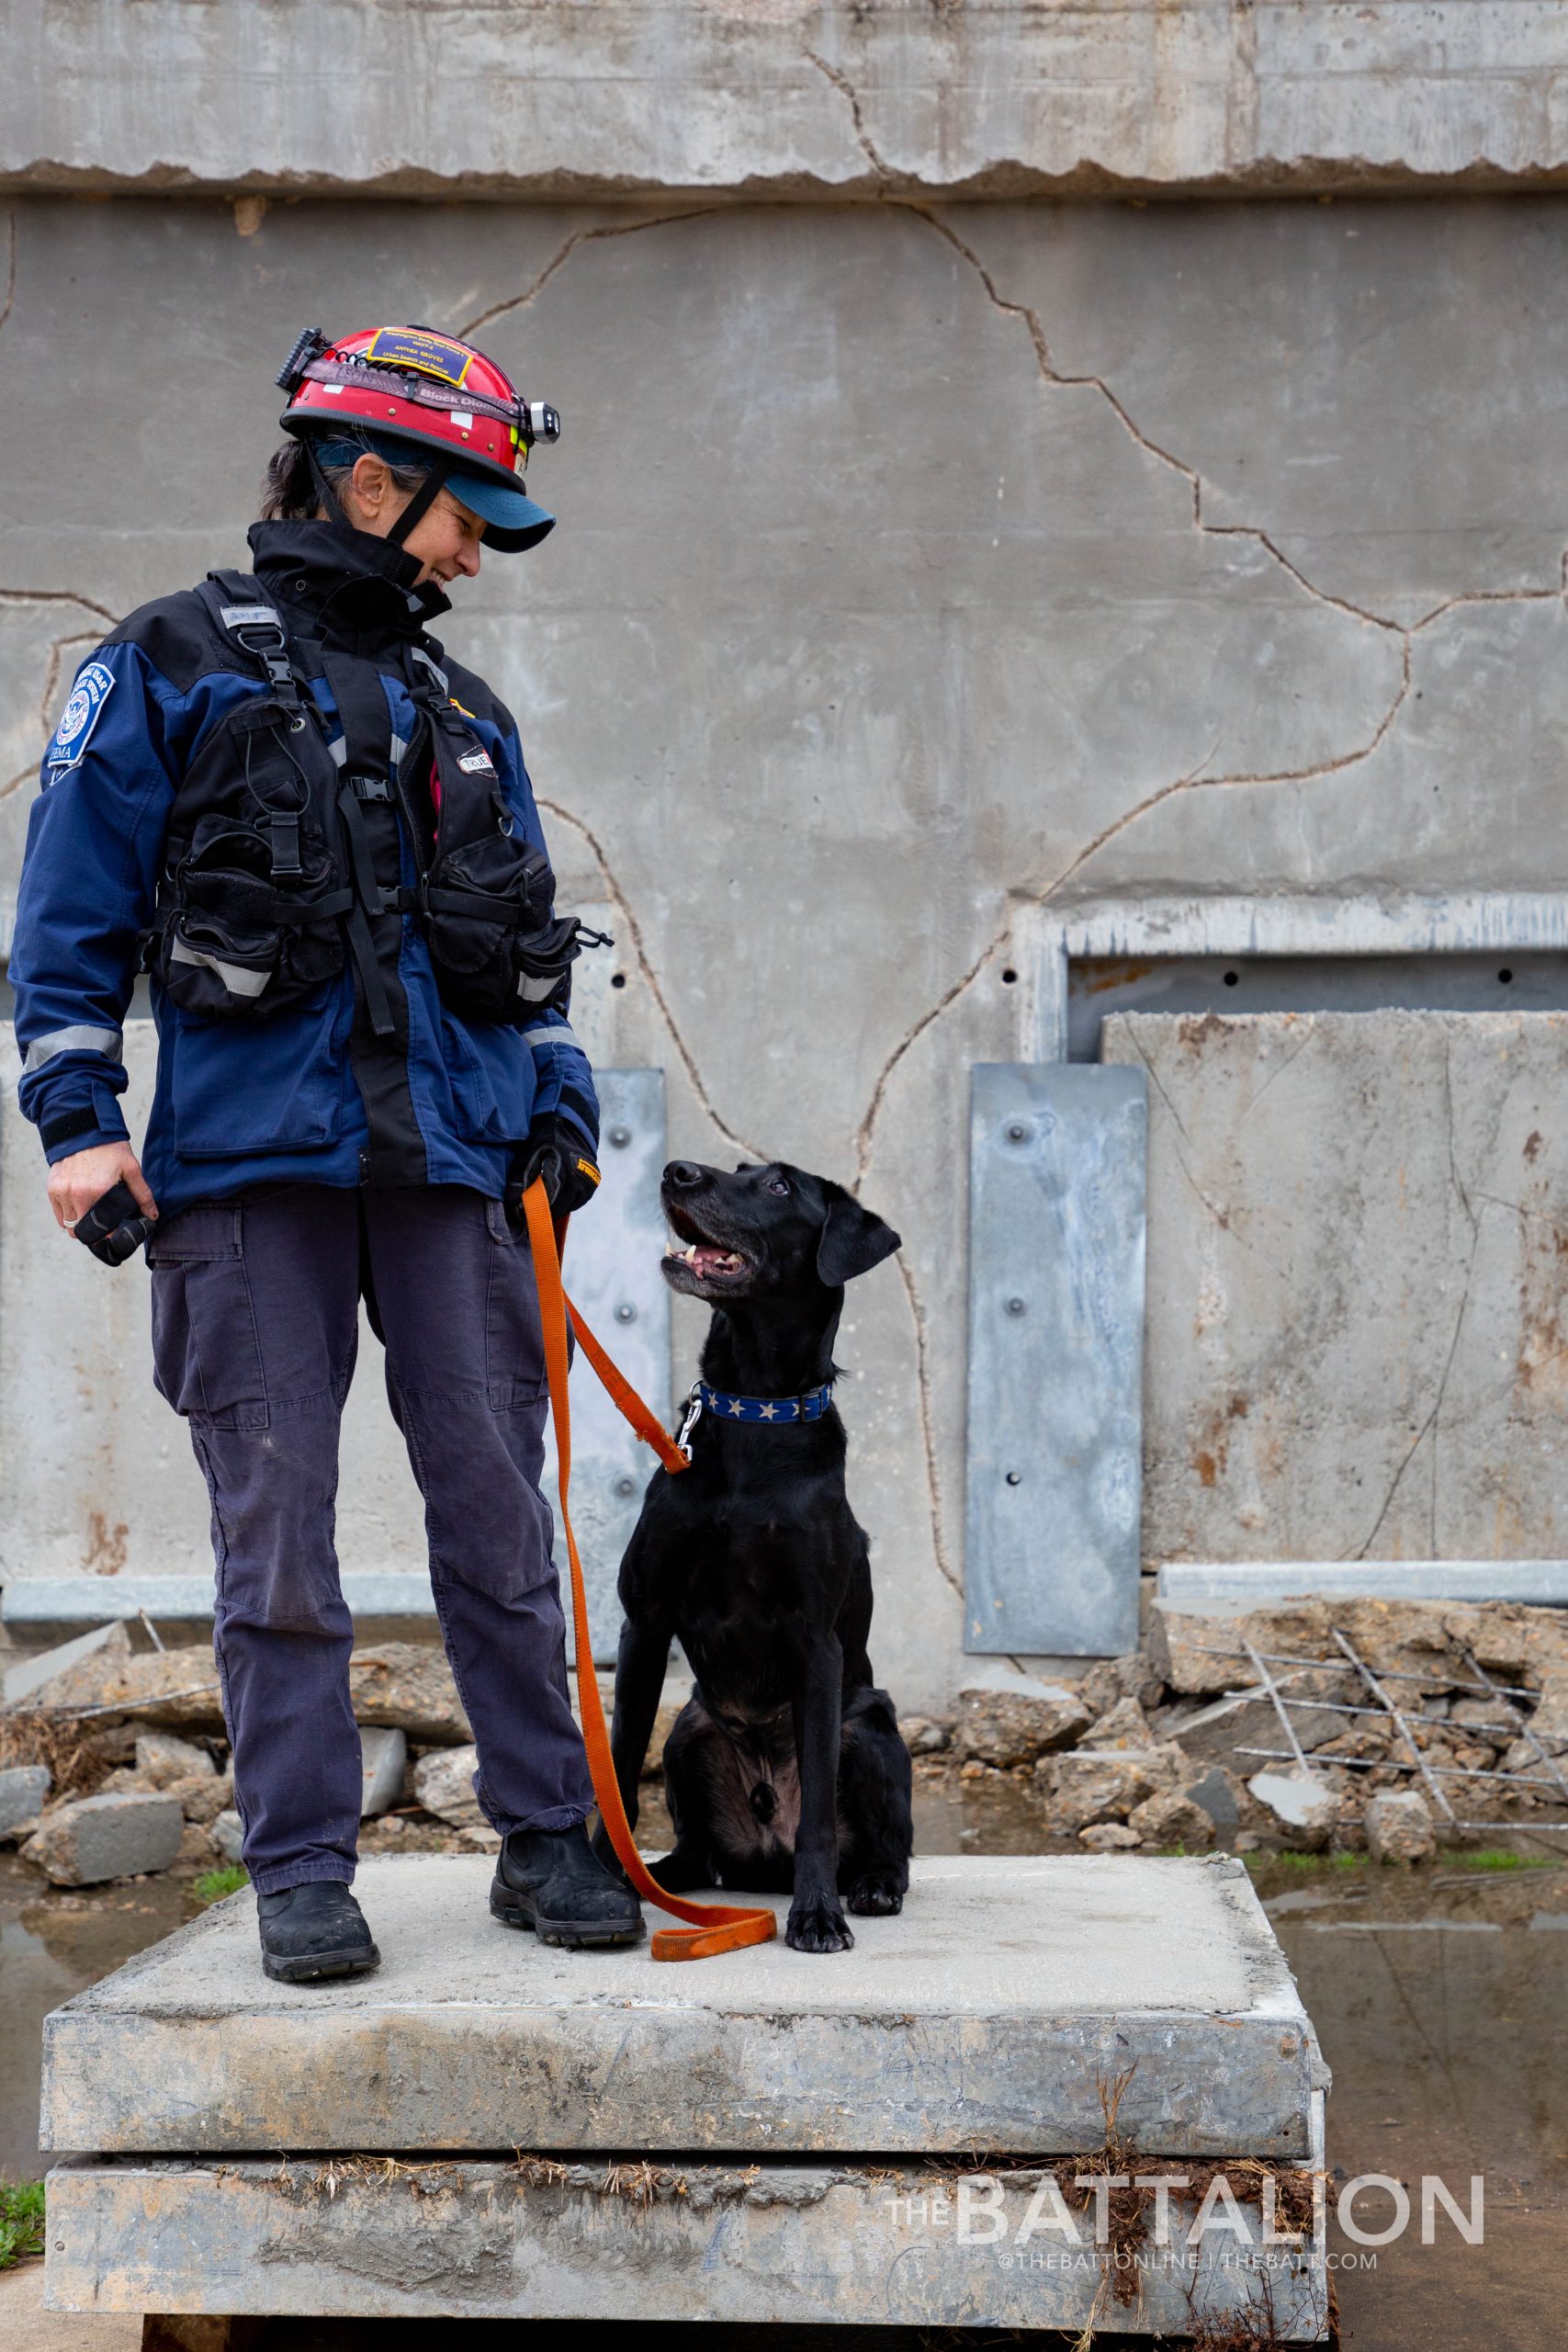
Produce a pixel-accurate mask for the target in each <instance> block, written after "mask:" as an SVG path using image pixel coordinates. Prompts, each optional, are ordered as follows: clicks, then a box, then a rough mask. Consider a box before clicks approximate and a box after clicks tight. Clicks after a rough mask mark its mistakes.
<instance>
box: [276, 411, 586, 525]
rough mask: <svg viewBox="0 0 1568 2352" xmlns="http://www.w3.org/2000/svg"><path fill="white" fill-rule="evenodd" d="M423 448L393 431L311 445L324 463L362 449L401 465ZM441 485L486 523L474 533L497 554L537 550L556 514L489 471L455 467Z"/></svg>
mask: <svg viewBox="0 0 1568 2352" xmlns="http://www.w3.org/2000/svg"><path fill="white" fill-rule="evenodd" d="M427 446H428V445H425V444H416V443H414V442H412V440H411V441H405V440H402V439H401V438H400V436H399V435H396V434H392V433H359V434H356V435H355V437H354V438H353V440H349V439H347V438H340V437H338V436H336V435H334V436H333V437H332V438H330V439H328V438H326V437H324V436H323V437H321V438H319V439H317V440H316V443H315V449H316V457H317V460H318V462H319V463H320V464H321V465H323V466H352V465H353V464H354V462H355V458H362V457H364V455H365V453H366V451H367V449H368V450H369V451H370V452H371V453H372V454H373V455H374V456H376V457H378V458H385V459H386V461H387V463H388V464H389V466H406V465H408V464H409V463H410V461H411V459H412V461H413V462H414V463H416V464H417V463H418V462H419V459H420V458H421V457H422V456H423V449H424V447H427ZM442 486H443V488H444V489H446V490H449V491H450V492H451V493H452V495H453V497H454V498H460V499H461V500H462V502H463V503H464V505H465V506H467V507H469V508H471V509H472V511H473V513H474V514H476V515H478V516H479V519H480V521H481V522H482V523H483V524H484V526H485V527H484V529H483V531H482V532H481V533H480V535H479V536H480V537H481V539H482V540H483V542H484V545H485V546H486V547H487V548H496V549H497V550H498V551H499V552H500V553H501V554H502V555H517V554H520V553H521V552H522V551H523V550H524V549H525V548H536V547H537V546H538V544H539V541H540V540H541V539H545V538H548V537H549V535H550V533H551V532H552V531H553V530H554V529H555V527H556V518H555V516H554V515H552V514H551V513H550V512H549V510H548V508H547V507H544V506H541V505H540V504H539V503H538V502H537V501H536V499H532V498H530V497H529V495H528V493H527V492H526V491H525V489H524V487H523V485H522V483H521V482H519V483H518V484H517V486H516V487H515V489H513V486H512V484H511V483H509V482H502V481H494V480H492V479H491V476H490V475H488V474H477V473H465V472H464V470H463V469H462V468H461V467H460V466H459V467H455V468H454V469H452V471H451V472H450V473H448V474H446V475H444V476H443V480H442Z"/></svg>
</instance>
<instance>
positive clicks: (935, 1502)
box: [897, 1252, 964, 1600]
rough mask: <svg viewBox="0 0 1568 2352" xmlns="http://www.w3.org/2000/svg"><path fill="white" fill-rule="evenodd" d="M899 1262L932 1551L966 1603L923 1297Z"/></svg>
mask: <svg viewBox="0 0 1568 2352" xmlns="http://www.w3.org/2000/svg"><path fill="white" fill-rule="evenodd" d="M897 1267H898V1275H899V1279H900V1281H901V1282H902V1283H903V1285H904V1295H905V1297H906V1298H907V1299H908V1302H909V1314H910V1317H911V1318H912V1320H913V1322H914V1326H915V1385H916V1392H917V1395H918V1397H919V1408H920V1443H921V1446H922V1447H923V1449H924V1452H925V1458H926V1491H927V1493H928V1495H929V1496H930V1498H931V1549H932V1551H933V1552H934V1554H935V1555H936V1564H937V1566H938V1568H939V1569H940V1570H941V1572H942V1576H943V1577H945V1578H946V1580H947V1582H948V1583H949V1584H950V1585H951V1586H952V1587H953V1591H954V1592H955V1593H956V1594H957V1595H958V1598H959V1600H963V1598H964V1586H963V1582H962V1580H961V1579H960V1577H958V1576H957V1575H956V1574H955V1573H954V1570H953V1563H952V1561H951V1560H950V1559H949V1557H948V1552H947V1521H946V1513H945V1512H944V1510H943V1508H942V1478H941V1476H940V1474H939V1472H938V1469H937V1459H936V1430H935V1428H934V1426H933V1424H932V1419H931V1363H930V1357H929V1353H928V1349H927V1342H926V1313H925V1309H924V1307H923V1306H921V1305H920V1295H919V1291H918V1290H917V1289H916V1287H915V1278H914V1276H913V1274H911V1272H909V1269H908V1266H907V1265H906V1264H905V1263H904V1259H903V1255H902V1253H901V1252H900V1254H899V1257H898V1259H897Z"/></svg>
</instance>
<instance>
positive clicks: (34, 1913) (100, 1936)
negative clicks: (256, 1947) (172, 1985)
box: [0, 1853, 191, 2180]
mask: <svg viewBox="0 0 1568 2352" xmlns="http://www.w3.org/2000/svg"><path fill="white" fill-rule="evenodd" d="M190 1907H191V1906H190V1905H189V1903H188V1891H187V1885H186V1883H185V1882H183V1881H180V1880H176V1879H157V1878H154V1879H148V1880H147V1881H146V1882H145V1883H144V1884H141V1885H137V1884H135V1883H129V1882H128V1883H125V1884H123V1885H117V1886H108V1887H106V1888H104V1889H103V1891H102V1892H101V1893H97V1894H94V1893H92V1892H85V1893H83V1894H57V1893H55V1892H53V1891H51V1890H46V1888H45V1886H44V1883H43V1882H42V1881H41V1880H40V1879H39V1874H38V1872H37V1871H34V1870H29V1869H28V1866H27V1864H26V1863H25V1862H19V1861H17V1859H16V1856H15V1855H14V1854H10V1853H6V1854H3V1855H0V1985H4V1987H5V1996H6V2009H5V2021H4V2030H3V2031H0V2171H3V2172H6V2173H7V2174H9V2175H10V2176H11V2177H13V2178H20V2179H23V2180H32V2179H36V2178H37V2177H38V2175H39V2171H40V2170H41V2169H42V2165H43V2163H44V2161H45V2160H44V2159H41V2158H40V2157H39V2148H38V2101H39V2071H40V2066H41V2036H42V2028H43V2021H44V2018H46V2017H47V2016H48V2014H49V2012H50V2010H51V2009H54V2008H58V2007H59V2006H60V2004H61V2002H62V2001H66V2000H69V1999H70V1997H71V1996H72V1994H73V1993H80V1992H81V1991H82V1990H83V1988H84V1987H85V1985H96V1983H97V1981H98V1979H99V1977H100V1976H107V1974H108V1973H109V1972H110V1970H111V1969H115V1968H118V1967H119V1966H120V1965H121V1963H122V1962H125V1961H128V1960H130V1959H131V1958H132V1957H133V1956H134V1955H135V1954H136V1953H137V1952H139V1951H145V1950H146V1949H147V1946H148V1945H149V1944H153V1943H156V1942H157V1941H158V1940H159V1939H160V1938H161V1937H164V1936H166V1935H169V1934H171V1933H172V1932H173V1930H174V1929H175V1928H177V1927H179V1926H180V1924H181V1922H182V1921H183V1920H184V1919H185V1918H186V1917H187V1916H188V1913H189V1909H190ZM48 2161H50V2162H52V2161H53V2160H52V2158H51V2159H48Z"/></svg>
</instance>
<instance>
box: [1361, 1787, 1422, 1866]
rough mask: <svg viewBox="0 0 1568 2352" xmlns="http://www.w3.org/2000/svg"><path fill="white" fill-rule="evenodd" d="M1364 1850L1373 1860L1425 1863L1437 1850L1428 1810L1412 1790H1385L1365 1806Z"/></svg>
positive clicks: (1420, 1797)
mask: <svg viewBox="0 0 1568 2352" xmlns="http://www.w3.org/2000/svg"><path fill="white" fill-rule="evenodd" d="M1367 1850H1368V1852H1369V1853H1370V1854H1371V1858H1372V1860H1373V1861H1374V1862H1427V1861H1430V1860H1431V1859H1432V1856H1433V1855H1434V1854H1435V1853H1436V1852H1437V1850H1438V1841H1437V1838H1436V1836H1435V1834H1434V1832H1433V1828H1432V1815H1431V1809H1430V1807H1429V1806H1428V1804H1427V1800H1426V1798H1425V1797H1423V1796H1421V1795H1420V1794H1418V1792H1416V1790H1414V1789H1409V1790H1404V1791H1400V1790H1394V1789H1388V1790H1384V1791H1383V1792H1382V1793H1381V1794H1379V1795H1377V1796H1375V1797H1373V1799H1372V1801H1371V1804H1369V1805H1368V1807H1367Z"/></svg>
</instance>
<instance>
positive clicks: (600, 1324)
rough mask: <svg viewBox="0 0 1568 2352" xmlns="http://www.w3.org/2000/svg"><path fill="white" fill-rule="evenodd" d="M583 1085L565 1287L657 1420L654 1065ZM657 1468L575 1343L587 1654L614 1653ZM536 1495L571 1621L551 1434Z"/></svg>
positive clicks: (662, 1323) (658, 1128) (662, 1342)
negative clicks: (590, 1169) (592, 1178)
mask: <svg viewBox="0 0 1568 2352" xmlns="http://www.w3.org/2000/svg"><path fill="white" fill-rule="evenodd" d="M593 1083H594V1085H595V1086H596V1087H597V1089H598V1091H599V1116H600V1144H599V1165H600V1170H601V1173H602V1175H603V1179H604V1181H603V1182H602V1184H601V1186H600V1190H599V1193H598V1197H597V1198H596V1199H595V1201H594V1203H593V1205H592V1208H590V1209H587V1210H585V1211H584V1212H583V1214H582V1215H581V1216H575V1217H573V1219H572V1221H571V1230H570V1235H569V1237H568V1241H567V1252H566V1268H565V1272H566V1286H567V1290H568V1292H569V1293H570V1296H571V1299H572V1301H573V1303H574V1305H575V1306H577V1308H578V1311H579V1312H580V1313H581V1316H582V1317H583V1319H584V1320H585V1321H586V1323H587V1324H588V1326H589V1328H590V1329H591V1330H592V1331H593V1332H594V1333H595V1334H596V1336H597V1337H598V1338H599V1339H600V1340H603V1341H604V1345H605V1347H606V1348H608V1350H609V1351H610V1353H611V1354H612V1355H613V1356H614V1357H615V1362H616V1363H618V1364H619V1365H620V1367H621V1370H622V1371H623V1372H624V1373H625V1374H626V1378H627V1379H628V1380H629V1381H630V1382H631V1384H632V1386H633V1387H634V1388H635V1389H636V1390H637V1393H638V1394H639V1396H641V1397H644V1398H646V1400H647V1402H648V1403H649V1405H650V1406H651V1407H652V1408H653V1410H654V1411H655V1412H656V1413H657V1414H659V1416H660V1419H664V1420H666V1421H668V1420H669V1419H670V1418H671V1412H670V1293H669V1291H668V1290H667V1289H666V1287H665V1284H664V1277H663V1275H662V1274H661V1273H660V1271H659V1268H660V1259H661V1258H662V1256H663V1254H664V1238H665V1226H664V1215H663V1211H662V1210H661V1209H660V1205H659V1180H660V1175H661V1174H662V1172H663V1169H664V1158H665V1144H664V1072H663V1071H662V1070H661V1069H596V1070H595V1071H594V1073H593ZM656 1467H657V1464H655V1462H654V1458H653V1456H652V1454H651V1453H649V1449H648V1448H647V1446H645V1445H639V1444H638V1442H637V1439H636V1438H635V1437H634V1436H633V1435H632V1433H631V1430H629V1429H628V1428H627V1426H626V1422H625V1421H624V1420H623V1419H621V1416H620V1415H619V1413H617V1412H616V1410H615V1407H614V1406H613V1405H612V1404H611V1402H610V1400H609V1398H608V1397H606V1396H605V1394H604V1390H603V1388H601V1386H600V1385H599V1383H598V1381H597V1379H596V1378H595V1376H594V1374H593V1371H592V1366H591V1365H590V1364H589V1363H587V1362H586V1360H585V1359H584V1357H583V1356H582V1355H581V1352H579V1353H578V1354H577V1356H576V1357H575V1359H574V1362H573V1363H572V1369H571V1521H572V1525H573V1526H574V1527H575V1528H576V1530H577V1544H578V1549H579V1551H580V1552H581V1555H582V1567H583V1580H584V1582H585V1584H586V1585H587V1588H588V1618H589V1623H590V1624H591V1625H592V1629H593V1655H594V1657H595V1658H597V1659H599V1660H601V1661H604V1660H606V1659H612V1658H614V1657H615V1645H616V1643H617V1642H618V1640H619V1639H620V1631H621V1611H620V1603H619V1602H618V1601H617V1600H616V1598H615V1577H616V1576H617V1574H618V1572H619V1569H620V1565H621V1555H622V1553H623V1552H624V1551H625V1550H626V1544H627V1542H628V1541H629V1539H630V1536H631V1532H632V1529H633V1528H634V1527H635V1526H636V1525H637V1513H638V1511H639V1510H641V1508H642V1497H643V1489H644V1488H645V1487H646V1486H647V1485H648V1482H649V1477H650V1476H652V1473H653V1471H654V1469H655V1468H656ZM545 1493H546V1496H547V1498H548V1500H549V1503H550V1507H551V1509H552V1510H554V1511H555V1512H556V1520H557V1526H556V1560H557V1563H558V1566H559V1568H560V1573H561V1592H562V1598H563V1600H566V1601H567V1622H568V1625H569V1626H570V1621H571V1609H570V1589H569V1587H568V1584H567V1576H568V1569H567V1558H566V1545H565V1544H564V1543H563V1541H562V1540H561V1534H560V1526H559V1520H560V1512H559V1509H558V1498H557V1492H556V1455H555V1441H554V1438H553V1436H552V1437H551V1439H550V1440H549V1442H548V1449H547V1464H546V1478H545Z"/></svg>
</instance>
